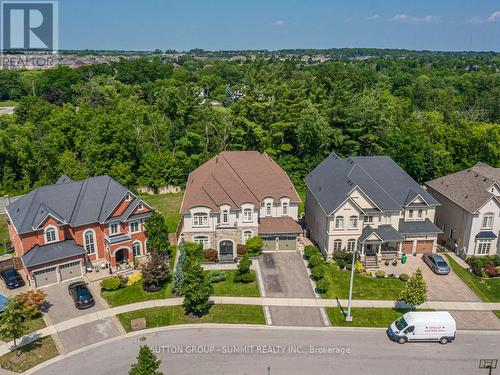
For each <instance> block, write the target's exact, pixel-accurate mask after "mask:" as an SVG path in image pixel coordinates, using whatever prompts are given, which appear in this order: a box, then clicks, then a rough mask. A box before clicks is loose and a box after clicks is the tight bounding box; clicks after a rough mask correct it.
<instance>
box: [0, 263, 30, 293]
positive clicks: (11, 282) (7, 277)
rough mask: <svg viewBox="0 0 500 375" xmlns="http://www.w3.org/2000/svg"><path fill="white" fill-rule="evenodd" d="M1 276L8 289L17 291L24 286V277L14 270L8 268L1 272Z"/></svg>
mask: <svg viewBox="0 0 500 375" xmlns="http://www.w3.org/2000/svg"><path fill="white" fill-rule="evenodd" d="M0 276H1V277H2V279H3V281H5V285H6V286H7V288H8V289H15V288H19V287H21V286H24V284H25V283H24V280H23V278H22V276H21V275H20V274H19V272H17V270H16V269H14V268H6V269H4V270H2V271H0Z"/></svg>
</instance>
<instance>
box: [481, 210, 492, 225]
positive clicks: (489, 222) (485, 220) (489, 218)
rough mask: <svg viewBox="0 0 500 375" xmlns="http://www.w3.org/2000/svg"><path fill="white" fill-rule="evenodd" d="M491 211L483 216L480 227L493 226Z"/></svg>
mask: <svg viewBox="0 0 500 375" xmlns="http://www.w3.org/2000/svg"><path fill="white" fill-rule="evenodd" d="M493 216H494V215H493V213H491V212H488V213H487V214H484V216H483V223H482V225H481V229H491V228H493Z"/></svg>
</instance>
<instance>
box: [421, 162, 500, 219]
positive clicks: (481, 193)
mask: <svg viewBox="0 0 500 375" xmlns="http://www.w3.org/2000/svg"><path fill="white" fill-rule="evenodd" d="M494 183H497V184H498V185H500V168H494V167H490V166H489V165H487V164H484V163H477V164H476V165H474V166H473V167H472V168H468V169H465V170H463V171H460V172H456V173H453V174H450V175H448V176H444V177H440V178H436V179H435V180H432V181H428V182H426V183H425V184H426V185H427V186H429V187H430V188H431V189H433V190H435V191H437V192H438V193H440V194H442V195H444V196H445V197H447V198H448V199H450V200H452V201H453V202H455V203H456V204H458V205H459V206H461V207H463V208H465V209H466V210H467V211H469V212H476V211H477V210H478V209H479V208H481V207H482V206H483V205H484V204H485V203H486V202H488V201H489V200H490V199H491V198H492V197H493V194H491V193H490V192H489V191H488V188H489V187H491V186H492V185H493V184H494Z"/></svg>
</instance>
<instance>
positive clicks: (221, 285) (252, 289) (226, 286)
mask: <svg viewBox="0 0 500 375" xmlns="http://www.w3.org/2000/svg"><path fill="white" fill-rule="evenodd" d="M209 272H213V271H209ZM217 272H223V273H225V274H226V275H227V279H226V280H224V281H221V282H218V283H213V284H212V285H213V287H214V296H232V297H259V296H260V293H259V286H258V285H257V279H256V280H255V281H252V282H251V283H235V282H234V281H233V277H234V275H235V274H236V270H230V271H217ZM250 272H252V273H253V274H255V272H254V271H250Z"/></svg>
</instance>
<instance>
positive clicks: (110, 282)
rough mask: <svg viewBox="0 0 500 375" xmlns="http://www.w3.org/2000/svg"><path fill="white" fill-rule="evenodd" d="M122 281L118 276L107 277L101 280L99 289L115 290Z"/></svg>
mask: <svg viewBox="0 0 500 375" xmlns="http://www.w3.org/2000/svg"><path fill="white" fill-rule="evenodd" d="M121 283H122V281H121V280H120V278H119V277H118V276H113V277H108V278H107V279H104V280H102V281H101V289H103V290H108V291H109V290H116V289H119V288H120V286H121Z"/></svg>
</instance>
